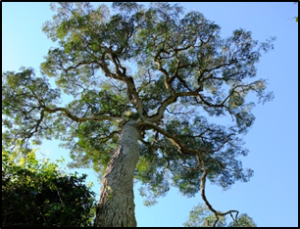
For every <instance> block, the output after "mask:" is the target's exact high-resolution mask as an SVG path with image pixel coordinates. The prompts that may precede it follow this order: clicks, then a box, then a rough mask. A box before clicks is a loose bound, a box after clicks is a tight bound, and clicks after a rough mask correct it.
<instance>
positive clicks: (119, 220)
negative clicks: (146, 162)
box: [94, 121, 140, 227]
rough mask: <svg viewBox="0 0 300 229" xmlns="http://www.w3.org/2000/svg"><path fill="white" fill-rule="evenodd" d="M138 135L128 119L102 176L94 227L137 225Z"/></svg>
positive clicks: (133, 124)
mask: <svg viewBox="0 0 300 229" xmlns="http://www.w3.org/2000/svg"><path fill="white" fill-rule="evenodd" d="M139 137H140V134H139V131H138V129H137V128H136V122H134V121H129V122H127V123H126V124H125V125H124V127H123V129H122V132H121V135H120V138H119V147H118V148H117V150H116V151H115V153H114V155H113V157H112V158H111V160H110V162H109V163H108V166H107V169H106V171H105V174H104V177H103V179H102V186H101V190H100V200H99V203H98V208H97V213H96V218H95V222H94V226H95V227H136V220H135V214H134V199H133V175H134V169H135V167H136V164H137V162H138V159H139V151H140V150H139V144H138V139H139Z"/></svg>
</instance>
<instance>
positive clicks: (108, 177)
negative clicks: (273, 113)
mask: <svg viewBox="0 0 300 229" xmlns="http://www.w3.org/2000/svg"><path fill="white" fill-rule="evenodd" d="M51 7H52V9H53V10H54V11H55V12H56V14H55V15H54V16H53V19H52V20H51V21H47V22H46V23H45V24H44V27H43V31H44V32H45V33H46V34H47V36H48V37H49V38H51V39H52V40H53V41H55V42H56V44H57V47H56V48H51V49H50V50H49V52H48V55H47V56H46V58H45V62H43V63H42V64H41V73H42V77H35V74H34V70H33V69H31V68H22V69H21V71H20V72H18V73H15V72H5V73H3V74H2V114H3V115H4V116H5V118H4V119H3V121H2V124H3V125H4V126H6V127H7V128H8V131H6V132H5V134H4V136H3V138H4V139H6V140H11V139H22V140H24V141H26V140H28V139H32V140H33V141H35V142H36V143H41V139H43V138H46V139H52V138H55V139H60V140H61V141H63V142H64V143H63V146H64V147H66V148H68V149H70V152H71V157H72V159H73V162H72V163H71V166H73V167H93V169H94V170H95V171H97V172H98V174H99V176H100V177H101V179H102V186H101V194H100V200H99V204H98V209H97V216H96V218H95V226H136V220H135V216H134V202H133V179H134V178H135V179H137V180H140V181H141V183H142V185H143V186H142V188H141V189H140V191H141V194H142V195H146V196H147V201H148V204H152V203H154V202H155V198H156V197H158V196H161V195H164V194H165V193H166V192H167V191H168V190H169V185H170V184H171V185H174V186H176V187H178V188H179V190H180V191H181V192H182V193H183V194H184V195H187V196H193V195H195V193H197V192H198V191H199V190H200V189H201V193H202V197H203V198H204V200H205V203H206V204H207V205H208V207H209V209H210V210H211V211H213V213H214V214H215V216H216V218H217V219H218V216H220V215H222V214H223V215H224V214H225V213H222V214H221V213H220V212H218V211H216V210H214V208H213V207H212V206H211V205H210V204H209V202H208V200H207V199H206V196H205V181H206V179H209V180H210V181H211V182H213V183H215V184H217V185H220V186H221V187H223V188H228V187H230V186H231V185H232V184H233V183H234V182H235V181H237V180H240V181H244V182H246V181H248V180H249V178H250V177H251V176H252V174H253V171H252V170H251V169H243V168H242V164H241V162H240V161H239V160H238V156H239V155H243V156H246V155H247V153H248V151H247V150H246V149H244V148H243V147H242V145H243V141H242V138H241V137H240V135H241V134H244V133H246V132H247V131H248V130H249V128H250V127H251V126H252V124H253V121H254V116H253V114H252V113H251V109H252V108H253V106H254V103H253V102H250V101H247V100H246V96H247V95H248V94H249V93H250V92H253V93H255V94H256V95H257V96H258V98H259V100H260V101H267V100H270V99H271V98H272V94H271V93H267V92H265V89H266V86H265V85H266V82H265V80H263V79H258V80H254V81H252V82H249V78H253V77H255V76H256V67H255V64H256V63H257V62H258V61H259V58H260V56H261V52H266V51H268V50H269V49H272V48H273V47H272V40H267V41H266V42H261V43H260V42H258V41H256V40H254V39H252V37H251V32H249V31H245V30H243V29H238V30H235V31H234V32H233V34H232V35H231V36H230V37H228V38H221V37H220V36H219V33H220V27H219V26H218V25H216V24H215V23H213V22H211V21H209V20H207V19H206V18H205V17H204V16H203V15H202V14H201V13H199V12H189V13H186V14H183V8H182V7H179V6H178V5H170V4H168V3H153V4H151V5H150V6H149V7H144V6H143V5H140V4H137V3H132V2H125V3H120V2H118V3H113V8H114V9H115V10H116V13H115V14H113V15H111V14H110V11H109V9H108V7H107V6H105V5H100V6H99V7H98V8H93V7H92V6H91V5H90V4H89V3H86V2H84V3H68V2H60V3H59V4H52V5H51ZM48 77H53V78H54V79H55V82H56V88H51V85H50V83H49V81H48ZM62 94H65V95H68V96H69V97H68V98H72V101H71V102H69V103H67V104H64V105H59V103H60V102H61V95H62ZM227 114H229V115H230V116H231V117H232V120H233V121H234V122H232V125H231V126H228V127H226V126H224V125H220V124H217V123H213V122H209V121H208V119H207V117H209V116H210V117H221V116H225V115H227ZM214 120H216V119H214ZM200 184H201V187H200ZM227 213H232V212H231V211H229V212H227ZM227 213H226V214H227ZM215 223H217V222H215Z"/></svg>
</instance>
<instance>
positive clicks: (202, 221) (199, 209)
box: [183, 204, 256, 227]
mask: <svg viewBox="0 0 300 229" xmlns="http://www.w3.org/2000/svg"><path fill="white" fill-rule="evenodd" d="M214 221H215V216H214V215H213V214H212V213H211V211H210V210H208V208H207V207H206V206H203V205H202V204H198V205H197V206H196V207H194V208H193V210H192V211H191V212H190V216H189V219H188V221H186V222H185V223H184V224H183V225H184V226H185V227H210V226H212V225H213V222H214ZM216 226H217V227H256V224H255V223H254V221H253V219H252V218H251V217H249V216H247V214H242V215H240V216H239V217H238V218H237V220H236V221H232V222H230V223H229V224H227V223H226V219H225V217H222V218H220V219H219V221H218V223H217V225H216Z"/></svg>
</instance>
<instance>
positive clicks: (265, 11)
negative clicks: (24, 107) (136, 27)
mask: <svg viewBox="0 0 300 229" xmlns="http://www.w3.org/2000/svg"><path fill="white" fill-rule="evenodd" d="M181 5H182V6H184V7H185V8H186V10H187V11H188V10H192V9H194V10H197V11H200V12H201V13H203V14H204V16H205V17H206V18H208V19H210V20H212V21H215V22H216V23H217V24H219V25H220V26H221V28H222V33H221V35H224V36H227V35H229V34H230V33H231V32H232V31H233V30H234V29H238V28H244V29H247V30H250V31H252V35H253V37H254V38H255V39H258V40H260V41H264V40H265V39H267V38H269V37H270V36H276V37H277V40H276V42H275V49H274V50H273V51H271V52H269V53H267V54H266V55H263V56H262V58H261V61H260V63H259V64H258V76H257V77H258V78H266V79H268V83H269V85H268V89H269V90H270V91H273V92H274V94H275V99H274V100H273V101H272V102H269V103H266V104H265V105H261V104H258V105H257V106H256V107H255V109H254V115H255V116H256V121H255V123H254V126H253V127H252V129H251V130H250V132H249V133H248V134H247V135H246V136H245V137H244V139H245V141H246V145H245V147H246V148H248V149H249V150H250V154H249V155H248V156H247V157H246V158H244V159H243V163H244V166H245V167H250V168H252V169H254V177H253V178H252V179H251V180H250V182H248V183H236V184H235V185H233V186H232V188H231V189H229V190H227V191H223V190H222V189H221V188H220V187H217V186H210V185H209V186H208V187H207V191H206V193H207V197H208V199H209V200H210V201H211V203H212V205H213V206H214V207H215V208H216V209H218V210H221V211H226V210H229V209H237V210H239V211H240V212H241V213H247V214H248V215H249V216H251V217H253V219H254V221H255V222H256V223H257V224H258V226H293V227H296V226H298V24H297V23H296V22H295V19H294V17H295V16H296V15H298V6H297V5H295V4H293V3H290V2H282V3H200V2H197V3H181ZM51 15H52V12H51V11H50V9H49V3H2V71H7V70H14V71H17V70H18V69H19V68H20V67H21V66H26V67H34V68H35V69H36V70H37V71H36V72H37V73H38V72H39V71H38V69H39V64H40V63H41V62H42V61H43V56H45V55H46V54H47V51H48V49H49V48H50V47H51V46H55V44H53V43H52V42H51V41H50V40H48V39H47V38H46V35H44V34H43V33H42V30H41V26H42V23H44V22H45V21H46V20H49V19H50V18H51ZM57 145H58V143H57V142H55V141H52V142H49V141H48V142H44V144H43V145H42V146H41V147H40V151H41V152H44V153H45V152H46V151H48V152H49V155H48V157H50V158H52V159H54V158H60V157H61V156H64V157H65V158H68V152H67V151H66V150H65V149H60V148H58V146H57ZM80 171H84V172H85V173H88V174H89V176H88V179H89V180H92V181H93V182H94V183H95V187H94V191H95V192H96V193H97V195H98V196H97V198H98V197H99V188H100V185H99V183H97V181H96V179H95V175H94V172H92V171H90V170H80ZM135 193H136V194H135V205H136V218H137V222H138V226H182V224H183V223H184V222H185V221H186V220H187V218H188V215H189V211H190V210H191V209H192V207H193V206H195V205H197V203H199V202H201V197H200V194H197V195H196V196H195V197H194V198H186V197H184V196H182V195H181V194H180V193H179V191H178V190H176V189H172V190H171V191H170V192H169V193H168V195H167V196H166V197H163V198H160V199H158V201H159V203H158V204H157V205H155V206H153V207H150V208H148V207H145V206H143V204H142V199H141V197H140V196H139V194H138V192H135Z"/></svg>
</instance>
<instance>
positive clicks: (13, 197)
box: [2, 150, 95, 227]
mask: <svg viewBox="0 0 300 229" xmlns="http://www.w3.org/2000/svg"><path fill="white" fill-rule="evenodd" d="M15 154H16V153H15V152H14V153H13V152H11V151H5V150H4V151H3V150H2V226H3V227H87V226H92V221H93V217H94V214H95V204H94V197H95V193H94V192H92V191H91V190H90V188H88V187H87V186H86V185H85V184H84V181H85V179H86V175H82V176H78V175H76V174H71V175H65V174H63V173H62V172H60V171H59V170H58V166H57V165H56V164H53V163H50V162H48V161H46V162H44V163H41V162H38V161H37V160H36V159H35V157H34V155H33V154H34V153H32V152H31V153H29V154H27V156H26V157H25V158H23V157H21V161H19V162H21V163H16V161H15V159H14V158H12V155H14V156H16V155H15Z"/></svg>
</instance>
